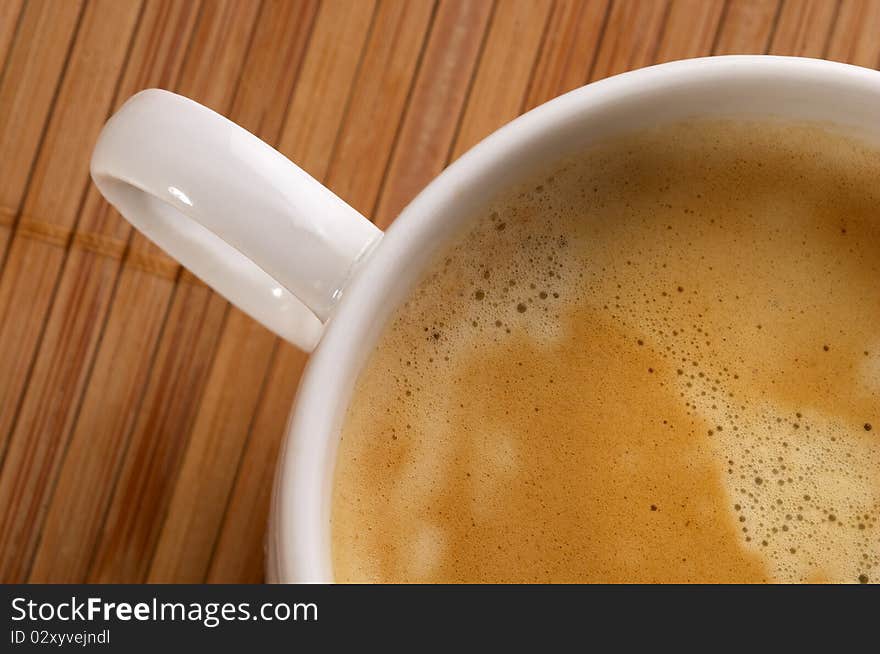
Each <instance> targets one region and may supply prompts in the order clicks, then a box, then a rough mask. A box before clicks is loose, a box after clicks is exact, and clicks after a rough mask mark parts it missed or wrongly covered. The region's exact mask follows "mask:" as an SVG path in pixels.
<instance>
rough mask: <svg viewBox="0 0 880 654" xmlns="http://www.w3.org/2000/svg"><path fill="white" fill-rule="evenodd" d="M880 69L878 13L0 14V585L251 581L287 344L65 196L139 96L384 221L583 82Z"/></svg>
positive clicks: (281, 416)
mask: <svg viewBox="0 0 880 654" xmlns="http://www.w3.org/2000/svg"><path fill="white" fill-rule="evenodd" d="M764 52H770V53H774V54H792V55H804V56H811V57H825V58H829V59H835V60H840V61H848V62H851V63H855V64H860V65H862V66H868V67H878V66H880V0H842V1H839V2H838V1H837V0H586V1H583V2H582V1H578V0H495V1H494V2H493V1H492V0H437V1H434V0H378V1H375V0H322V1H320V2H319V1H318V0H262V1H260V0H201V1H199V0H28V1H25V0H0V153H2V154H0V580H2V581H33V582H78V581H101V582H141V581H151V582H154V581H155V582H202V581H208V582H256V581H260V580H262V577H263V536H264V529H265V522H266V515H267V511H268V500H269V495H270V489H271V481H272V474H273V471H274V464H275V459H276V454H277V450H278V445H279V442H280V439H281V436H282V433H283V431H284V426H285V421H286V419H287V414H288V410H289V407H290V404H291V401H292V399H293V395H294V393H295V390H296V386H297V381H298V378H299V376H300V372H301V370H302V368H303V364H304V362H305V357H304V355H303V354H301V353H300V352H298V351H297V350H296V349H294V348H293V347H292V346H290V345H287V344H285V343H283V342H279V340H278V339H277V338H275V337H274V336H273V335H272V334H270V333H269V332H267V331H266V330H265V329H263V328H262V327H260V326H258V325H256V324H255V323H254V322H253V321H251V320H250V319H248V318H247V317H245V316H244V315H243V314H241V313H240V312H239V311H237V310H236V309H234V308H230V306H229V305H228V304H227V303H226V302H225V301H224V300H223V299H222V298H220V297H218V296H217V295H215V294H213V293H212V292H211V291H210V290H209V289H207V288H206V287H205V286H204V285H203V284H202V283H200V282H199V281H198V280H196V279H195V278H194V277H193V276H192V275H190V274H189V273H188V272H187V271H185V270H181V269H180V268H179V267H178V266H177V264H176V263H175V262H174V261H172V260H171V259H169V258H168V257H167V256H165V255H164V254H163V253H162V252H161V251H159V250H158V249H157V248H155V247H154V246H152V245H151V244H150V243H149V242H148V241H146V240H145V239H144V238H142V237H141V236H140V235H138V234H134V233H132V230H131V229H130V228H129V226H128V224H127V223H126V222H125V221H123V220H122V219H121V218H120V217H119V215H118V214H116V213H115V212H114V211H113V210H112V209H110V208H108V206H107V205H106V204H105V203H104V202H103V201H102V199H101V198H100V196H99V195H98V193H97V192H96V190H95V189H94V187H93V186H91V184H90V183H89V178H88V160H89V154H90V151H91V148H92V145H93V143H94V141H95V138H96V136H97V134H98V131H99V130H100V127H101V125H102V124H103V122H104V121H105V120H106V119H107V117H108V115H109V114H110V113H111V112H112V110H113V108H114V107H118V106H119V105H120V104H121V103H122V102H123V101H124V100H125V99H126V98H127V97H128V96H130V95H131V94H132V93H134V92H136V91H137V90H139V89H142V88H146V87H154V86H158V87H163V88H168V89H172V90H175V91H177V92H179V93H183V94H185V95H188V96H190V97H192V98H194V99H195V100H197V101H199V102H201V103H204V104H206V105H208V106H210V107H212V108H213V109H215V110H217V111H219V112H221V113H223V114H226V115H228V116H229V117H230V118H231V119H232V120H234V121H236V122H238V123H240V124H242V125H243V126H244V127H246V128H247V129H249V130H251V131H253V132H254V133H256V134H257V135H258V136H260V137H261V138H263V139H264V140H266V141H267V142H269V143H271V144H273V145H275V146H276V147H277V148H278V149H279V150H281V152H283V153H284V154H285V155H287V156H288V157H290V158H291V159H293V160H294V161H295V162H297V163H298V164H299V165H300V166H302V167H303V168H304V169H305V170H307V171H308V172H309V173H311V174H312V175H313V176H314V177H316V178H317V179H319V180H322V181H323V182H324V183H325V184H327V185H328V186H329V187H330V188H331V189H333V190H334V191H335V192H336V193H337V194H338V195H340V196H341V197H342V198H344V199H345V200H346V201H348V202H349V203H350V204H351V205H353V206H354V207H355V208H356V209H358V210H359V211H361V212H362V213H363V214H365V215H367V216H371V217H373V219H374V220H375V221H376V223H377V224H378V225H379V226H381V227H385V226H387V225H388V224H389V223H390V222H391V221H392V220H393V218H394V216H395V215H396V214H397V213H398V212H399V211H400V210H401V208H402V207H403V206H404V205H405V204H406V203H407V202H408V201H409V200H410V199H411V198H412V197H413V196H414V195H415V194H416V193H417V192H418V191H419V189H421V188H422V187H423V186H424V185H425V184H426V183H427V182H428V181H429V180H430V179H431V178H432V177H433V176H435V175H436V174H437V173H438V172H439V171H440V170H441V169H442V168H443V167H444V166H446V165H447V164H448V163H449V162H450V161H451V160H453V159H455V158H456V157H457V156H459V155H460V154H461V153H462V152H464V151H465V150H467V149H468V148H469V147H470V146H471V145H473V144H474V143H475V142H477V141H478V140H479V139H481V138H482V137H484V136H486V135H487V134H489V133H490V132H492V131H493V130H494V129H496V128H497V127H499V126H500V125H502V124H504V123H505V122H507V121H509V120H510V119H512V118H514V117H516V116H517V115H519V114H520V113H522V112H524V111H526V110H528V109H530V108H532V107H534V106H536V105H538V104H540V103H542V102H544V101H546V100H549V99H550V98H552V97H554V96H556V95H558V94H560V93H562V92H564V91H567V90H570V89H572V88H574V87H577V86H580V85H582V84H584V83H586V82H588V81H591V80H596V79H600V78H603V77H606V76H608V75H613V74H615V73H619V72H623V71H625V70H629V69H632V68H638V67H641V66H645V65H648V64H651V63H656V62H661V61H668V60H672V59H681V58H686V57H695V56H703V55H709V54H727V53H764Z"/></svg>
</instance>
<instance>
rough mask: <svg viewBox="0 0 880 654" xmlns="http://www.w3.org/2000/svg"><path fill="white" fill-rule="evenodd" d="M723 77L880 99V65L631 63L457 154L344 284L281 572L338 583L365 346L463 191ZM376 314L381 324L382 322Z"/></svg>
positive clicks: (284, 498)
mask: <svg viewBox="0 0 880 654" xmlns="http://www.w3.org/2000/svg"><path fill="white" fill-rule="evenodd" d="M722 79H723V80H724V81H729V80H734V79H738V80H742V81H746V82H772V81H773V80H774V79H775V80H781V79H785V80H787V81H789V82H792V81H794V82H804V83H809V84H813V85H820V86H833V85H834V84H838V85H846V86H849V87H852V88H853V89H855V90H856V91H858V90H861V89H864V91H865V92H866V93H868V94H871V93H873V94H875V95H878V96H880V72H878V71H875V70H872V69H868V68H862V67H859V66H854V65H851V64H845V63H839V62H832V61H827V60H823V59H810V58H803V57H781V56H772V55H726V56H717V57H702V58H696V59H686V60H681V61H674V62H668V63H663V64H658V65H654V66H650V67H646V68H641V69H638V70H634V71H629V72H626V73H622V74H619V75H615V76H613V77H609V78H606V79H603V80H599V81H596V82H593V83H591V84H588V85H586V86H582V87H580V88H578V89H575V90H573V91H570V92H568V93H565V94H563V95H561V96H559V97H557V98H555V99H553V100H550V101H549V102H546V103H544V104H542V105H540V106H538V107H536V108H535V109H532V110H531V111H529V112H527V113H525V114H523V115H522V116H520V117H518V118H516V119H515V120H513V121H511V122H509V123H508V124H506V125H505V126H503V127H501V128H500V129H498V130H496V131H495V132H493V133H492V134H491V135H489V136H488V137H486V138H485V139H484V140H482V141H481V142H479V143H477V144H476V145H475V146H473V147H472V148H471V149H470V150H468V151H467V152H466V153H465V154H463V155H462V156H461V157H459V158H458V159H457V160H456V161H455V162H453V163H452V164H451V165H450V166H449V167H447V168H446V169H445V170H444V171H443V172H441V173H440V175H438V176H437V177H435V178H434V179H433V180H432V181H431V182H430V183H429V184H428V185H427V186H426V187H425V188H424V189H423V190H422V191H421V192H420V193H419V194H418V195H417V196H416V198H415V199H413V200H412V202H411V203H410V204H409V205H408V206H407V207H406V208H405V209H404V210H403V211H402V212H401V213H400V215H399V216H398V218H397V219H396V220H395V221H394V223H393V225H392V226H391V227H390V228H389V229H388V230H387V231H386V234H385V236H384V237H383V239H382V241H381V244H380V245H379V247H378V248H377V249H376V251H375V252H374V254H373V256H372V257H371V259H370V260H369V261H368V262H367V263H366V265H365V266H364V268H363V270H361V271H360V272H359V273H358V275H357V276H356V278H355V279H354V280H353V281H352V282H351V285H350V287H349V288H348V289H346V292H345V294H344V296H343V298H342V299H341V300H340V302H339V305H338V307H337V309H336V311H335V314H334V315H333V316H332V318H331V320H330V321H329V322H328V324H327V326H326V331H325V333H324V335H323V338H322V340H321V342H320V344H319V345H318V347H317V349H316V350H315V352H314V353H313V354H312V356H311V358H310V360H309V362H308V364H307V366H306V369H305V371H304V373H303V377H302V380H301V383H300V387H299V391H298V393H297V398H296V401H295V403H294V406H293V410H292V412H291V416H290V419H289V422H288V426H287V431H286V436H285V440H284V443H283V445H282V448H281V451H280V454H279V458H278V462H277V471H276V478H275V488H274V492H273V497H272V507H271V515H270V527H269V534H268V543H267V545H268V550H269V551H268V555H269V556H268V562H267V566H268V570H267V573H268V576H269V578H270V579H271V580H273V581H281V582H330V581H332V580H333V577H332V561H331V553H330V540H329V511H330V495H331V492H332V484H333V479H332V477H333V470H334V464H335V457H336V443H337V437H338V432H339V429H340V427H341V422H342V416H341V415H339V414H340V413H343V412H344V410H345V408H346V407H347V405H348V400H349V397H350V393H351V390H352V389H353V386H354V382H355V378H356V376H357V374H358V373H359V369H360V363H361V362H362V360H363V359H364V358H366V354H367V353H368V352H366V353H365V350H371V349H372V345H373V343H374V340H371V339H370V338H369V337H366V338H365V334H367V333H368V331H369V330H370V329H371V328H372V329H373V330H374V331H377V332H381V329H382V326H383V324H384V320H383V321H377V320H376V315H377V307H379V306H380V305H381V304H382V303H383V301H385V303H386V304H392V305H394V306H396V305H397V304H398V302H390V303H389V302H388V301H387V298H388V294H389V290H390V289H392V288H393V287H395V285H398V284H399V280H398V278H399V277H400V273H401V271H402V270H403V269H405V268H410V269H415V268H418V269H419V270H423V268H424V266H423V265H417V266H413V265H412V264H411V263H410V262H411V261H412V258H413V252H414V251H415V250H416V247H417V246H419V245H420V244H421V245H422V246H423V247H425V244H427V243H433V244H434V245H432V246H431V247H438V246H437V245H436V241H437V239H438V238H439V237H442V236H443V235H444V232H445V233H447V234H448V233H449V232H453V233H454V232H456V231H457V228H458V226H457V225H454V226H448V225H447V226H444V225H441V224H440V223H442V222H443V220H442V219H443V218H444V217H448V216H450V215H451V213H453V212H455V211H456V210H457V208H456V207H457V206H460V200H459V199H458V198H459V197H460V196H462V194H465V195H466V194H467V193H468V192H469V193H471V194H472V195H474V196H476V195H478V194H479V188H480V185H481V184H482V183H484V182H485V181H487V180H488V178H489V177H491V176H493V175H494V176H496V177H497V176H498V175H500V174H501V173H500V172H499V171H501V170H502V169H503V168H504V167H505V162H508V163H509V161H510V160H511V158H516V157H523V155H524V154H529V153H530V152H532V151H533V150H535V149H540V145H541V141H542V139H545V138H546V136H547V134H548V133H550V132H551V131H555V132H558V133H561V132H562V130H565V129H567V128H570V127H571V124H572V122H573V121H577V122H578V123H579V122H581V121H583V120H584V118H585V115H588V114H590V113H591V112H594V111H597V110H598V109H599V108H601V107H603V106H607V105H608V104H609V103H614V102H621V101H623V102H632V101H633V100H635V99H638V97H639V96H641V95H643V94H647V93H651V92H666V91H668V90H671V89H674V88H675V87H676V85H681V86H683V87H684V86H695V85H700V84H705V83H718V81H719V80H722ZM878 99H880V98H878ZM878 118H880V114H878ZM508 178H509V175H508ZM485 195H486V194H485V193H484V194H483V198H484V200H483V201H484V202H485ZM404 295H405V294H404ZM389 311H390V309H389ZM377 322H378V323H382V324H379V325H378V327H377ZM365 346H369V347H365ZM359 360H360V361H359ZM355 362H357V363H355ZM343 397H344V398H345V400H344V401H343V400H342V398H343ZM328 471H329V472H328Z"/></svg>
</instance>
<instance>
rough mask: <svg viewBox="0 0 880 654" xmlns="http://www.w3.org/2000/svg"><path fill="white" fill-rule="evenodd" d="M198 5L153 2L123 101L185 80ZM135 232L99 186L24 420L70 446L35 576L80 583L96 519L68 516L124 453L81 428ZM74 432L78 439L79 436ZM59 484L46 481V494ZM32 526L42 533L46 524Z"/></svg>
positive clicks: (82, 508)
mask: <svg viewBox="0 0 880 654" xmlns="http://www.w3.org/2000/svg"><path fill="white" fill-rule="evenodd" d="M198 8H199V4H198V3H194V2H190V1H188V0H150V1H149V2H148V3H147V5H146V7H145V9H144V14H143V17H142V18H141V20H140V23H139V25H138V32H137V34H136V36H135V41H134V46H133V48H132V56H131V58H130V62H129V65H128V67H127V69H126V72H125V75H124V77H123V81H122V83H121V84H120V87H119V92H118V93H117V97H116V102H115V104H116V106H119V105H120V104H121V103H122V102H124V101H125V100H126V99H127V98H128V97H129V96H130V95H132V94H133V93H135V92H136V91H139V90H141V89H143V88H148V87H154V86H158V87H162V88H173V87H174V86H175V85H176V83H177V79H178V77H179V75H180V70H181V68H182V65H183V59H184V56H185V54H186V46H187V44H188V43H189V40H190V37H191V35H192V31H193V27H194V25H195V20H196V16H197V14H198ZM130 234H131V227H130V226H129V224H128V223H127V222H126V221H125V220H123V219H122V217H121V216H119V214H118V213H117V212H116V211H115V210H113V209H112V208H111V207H110V206H109V205H108V204H107V203H106V202H105V201H104V200H103V198H102V197H101V196H100V193H98V191H97V189H96V188H95V187H94V186H91V187H90V188H89V191H88V193H87V196H86V200H85V202H84V204H83V210H82V212H81V215H80V218H79V222H78V225H77V230H76V235H75V237H74V240H73V243H72V245H71V248H70V252H69V255H68V259H67V261H66V262H65V267H64V271H63V274H62V277H61V282H60V284H59V288H58V292H57V293H56V297H55V301H54V303H53V306H52V311H51V313H50V315H49V319H48V323H47V327H46V334H45V336H44V337H43V342H42V345H41V347H40V352H39V355H38V357H37V362H36V364H35V366H34V372H33V374H32V375H31V379H30V382H29V384H28V390H27V395H26V397H25V402H24V405H23V407H22V409H21V412H20V414H21V416H20V418H19V421H18V423H19V427H21V426H22V425H30V429H29V432H30V433H29V434H28V436H27V437H29V438H37V437H39V436H40V435H42V437H43V438H45V437H47V436H50V435H51V436H52V437H53V438H55V439H57V440H58V441H59V442H60V443H65V442H67V443H68V445H67V448H66V455H65V458H64V462H63V465H62V466H61V469H60V472H59V480H58V482H57V485H55V487H54V488H55V490H54V495H53V501H52V503H51V505H50V506H51V510H50V512H49V514H48V515H47V517H46V522H45V525H44V526H43V529H42V535H41V540H40V543H39V546H38V548H37V553H36V555H35V562H34V565H33V568H32V570H31V573H30V579H31V580H32V581H50V580H55V581H61V580H63V581H71V580H74V579H77V578H79V576H81V574H82V572H81V571H80V570H78V569H77V567H76V565H71V562H72V561H75V560H76V559H77V554H79V549H78V547H76V544H78V543H81V542H83V540H87V539H88V537H87V536H85V535H84V534H82V533H81V530H82V529H83V528H87V527H89V526H90V525H92V524H93V521H94V518H91V519H89V520H82V521H77V522H76V523H75V524H74V525H73V526H71V525H70V522H69V518H68V516H70V515H79V514H84V515H88V514H89V512H90V510H94V509H95V505H94V503H93V497H94V496H93V493H95V492H96V491H97V492H98V493H99V494H100V492H101V489H102V487H103V486H106V484H107V483H108V482H107V481H106V480H107V476H108V470H109V469H112V462H113V461H114V460H115V458H116V457H113V456H107V457H96V456H93V454H94V451H95V448H96V447H99V448H100V450H99V451H102V452H106V453H108V454H109V453H111V452H114V448H112V447H111V446H110V444H109V443H107V442H104V441H102V440H101V437H102V436H106V435H107V434H106V432H105V431H101V430H96V431H91V430H90V431H88V432H86V433H83V432H82V431H79V432H75V431H74V430H75V426H76V417H77V414H78V413H79V412H80V410H81V404H80V400H81V398H82V394H83V390H84V387H85V384H86V383H87V381H88V380H89V374H90V372H91V371H92V364H93V361H94V356H95V351H96V349H97V346H98V342H99V340H100V338H101V336H102V334H103V327H104V323H105V319H106V316H107V312H108V310H109V305H110V301H111V299H112V295H113V291H114V288H115V283H116V279H117V277H118V274H119V270H120V267H121V265H122V256H123V253H124V250H125V245H126V242H127V240H128V238H129V236H130ZM59 391H60V393H59ZM79 415H82V414H79ZM86 415H88V414H86ZM71 432H74V433H76V434H77V436H78V437H74V438H73V439H72V440H70V435H71ZM108 464H109V465H108ZM83 478H86V479H89V480H90V481H91V484H90V487H89V488H88V490H87V491H86V490H85V489H83V488H82V486H81V480H82V479H83ZM98 484H100V486H99V487H98V488H96V486H97V485H98ZM52 487H53V485H52V484H47V490H50V489H51V488H52ZM47 503H48V502H47ZM31 529H34V530H35V531H39V529H40V524H39V521H35V522H34V523H33V524H32V525H31Z"/></svg>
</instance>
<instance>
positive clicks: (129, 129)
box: [91, 89, 382, 351]
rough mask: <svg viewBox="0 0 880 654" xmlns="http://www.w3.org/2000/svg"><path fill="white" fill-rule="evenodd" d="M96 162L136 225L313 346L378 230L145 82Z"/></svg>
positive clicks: (196, 109) (285, 332)
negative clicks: (145, 86)
mask: <svg viewBox="0 0 880 654" xmlns="http://www.w3.org/2000/svg"><path fill="white" fill-rule="evenodd" d="M91 173H92V178H93V179H94V181H95V184H96V185H97V186H98V189H99V190H100V191H101V193H102V194H103V195H104V196H105V197H106V198H107V200H108V201H109V202H110V204H112V205H113V206H114V207H116V208H117V209H118V210H119V212H120V213H121V214H122V215H123V216H124V217H125V218H126V219H127V220H128V221H129V222H131V223H132V224H133V225H134V226H135V227H136V228H138V229H139V230H140V231H142V232H143V233H144V234H146V235H147V236H148V237H149V238H150V239H151V240H152V241H154V242H155V243H156V244H157V245H158V246H159V247H161V248H162V249H163V250H165V251H166V252H168V253H169V254H170V255H171V256H173V257H174V258H175V259H177V260H178V261H180V262H181V263H182V264H183V265H184V266H186V267H187V268H189V269H190V270H191V271H192V272H193V273H195V275H196V276H198V277H199V278H201V279H202V280H203V281H205V282H206V283H207V284H209V285H210V286H212V287H213V288H214V289H215V290H216V291H218V292H219V293H221V294H222V295H224V296H225V297H226V298H227V299H228V300H229V301H231V302H232V303H233V304H235V305H236V306H237V307H239V308H240V309H242V310H243V311H245V312H246V313H247V314H249V315H250V316H251V317H253V318H255V319H256V320H258V321H259V322H261V323H263V324H264V325H265V326H266V327H268V328H269V329H271V330H272V331H274V332H275V333H277V334H278V335H279V336H281V337H283V338H285V339H287V340H288V341H290V342H291V343H293V344H294V345H297V346H298V347H300V348H302V349H304V350H306V351H310V350H312V349H313V348H314V347H315V345H316V344H317V342H318V340H319V338H320V335H321V332H322V330H323V324H324V322H326V320H327V319H328V318H329V317H330V314H331V313H332V310H333V307H334V306H335V304H336V302H337V301H338V300H339V298H340V297H341V296H342V292H343V289H344V288H345V285H346V283H347V282H348V280H349V279H350V278H351V276H352V274H353V273H354V271H355V270H356V268H357V267H358V265H359V264H361V263H362V262H363V261H364V260H365V258H366V257H367V256H368V255H369V254H370V252H371V251H372V250H373V248H374V247H375V246H376V244H377V243H378V242H379V239H381V237H382V232H381V230H379V229H378V228H377V227H376V226H375V225H373V224H372V223H371V222H370V221H369V220H367V219H366V218H364V217H363V216H362V215H361V214H360V213H358V212H357V211H355V210H354V209H353V208H351V207H350V206H349V205H347V204H346V203H345V202H343V201H342V200H340V199H339V198H338V197H337V196H336V195H334V194H333V193H331V192H330V191H329V190H328V189H327V188H326V187H324V186H323V185H321V184H320V183H319V182H317V181H316V180H315V179H314V178H312V177H311V176H309V175H308V174H307V173H306V172H305V171H303V170H302V169H301V168H299V167H297V166H296V165H294V164H293V163H292V162H291V161H289V160H288V159H287V158H285V157H284V156H283V155H282V154H281V153H279V152H278V151H277V150H275V149H274V148H272V147H270V146H269V145H267V144H266V143H264V142H263V141H261V140H260V139H258V138H257V137H256V136H254V135H253V134H251V133H250V132H248V131H246V130H245V129H243V128H241V127H239V126H238V125H236V124H234V123H232V122H231V121H229V120H227V119H226V118H224V117H223V116H221V115H220V114H218V113H215V112H214V111H212V110H210V109H208V108H207V107H204V106H202V105H200V104H198V103H196V102H193V101H192V100H189V99H187V98H184V97H182V96H179V95H176V94H174V93H170V92H168V91H162V90H159V89H150V90H147V91H141V92H140V93H138V94H137V95H135V96H133V97H132V98H131V99H129V100H128V101H127V102H126V103H125V104H124V105H123V106H122V108H121V109H119V111H118V112H117V113H116V114H115V115H114V116H113V117H112V118H110V120H109V121H108V122H107V124H106V125H105V126H104V129H103V130H102V132H101V135H100V137H99V138H98V142H97V144H96V145H95V150H94V152H93V154H92V161H91Z"/></svg>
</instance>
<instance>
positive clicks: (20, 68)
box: [0, 0, 84, 455]
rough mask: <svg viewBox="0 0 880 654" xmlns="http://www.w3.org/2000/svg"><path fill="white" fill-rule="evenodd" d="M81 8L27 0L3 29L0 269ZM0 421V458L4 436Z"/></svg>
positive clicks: (77, 1)
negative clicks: (5, 44) (6, 44)
mask: <svg viewBox="0 0 880 654" xmlns="http://www.w3.org/2000/svg"><path fill="white" fill-rule="evenodd" d="M83 6H84V3H83V0H71V2H66V3H64V4H62V5H61V6H56V4H55V3H53V2H52V0H33V1H32V2H29V3H28V4H27V5H26V6H25V8H24V12H23V13H22V15H21V16H20V17H19V20H18V21H17V23H16V25H15V31H13V30H12V29H10V30H9V34H10V36H12V37H13V41H12V42H11V43H10V45H9V52H8V53H7V58H6V64H5V67H4V69H3V77H2V80H0V116H2V117H3V120H0V151H2V152H3V157H2V158H0V270H2V266H3V262H4V261H5V258H6V250H7V247H8V244H9V240H10V237H11V236H12V228H13V226H14V225H15V222H16V220H17V219H18V214H19V211H20V210H21V202H22V200H23V199H24V194H25V190H26V187H27V184H28V180H29V179H30V175H31V170H32V167H33V163H34V160H35V158H36V156H37V151H38V149H39V146H40V141H41V139H42V136H43V133H44V130H45V125H46V121H47V120H48V116H49V112H50V110H51V108H52V104H53V101H54V100H55V95H56V89H57V87H58V84H59V83H60V81H61V75H62V73H63V71H64V68H65V66H66V65H67V63H68V60H69V57H68V55H69V50H70V44H71V43H72V41H73V38H74V36H75V34H76V31H77V28H78V27H79V23H80V18H81V16H82V10H83ZM11 27H12V26H11V25H10V28H11ZM2 397H3V396H2V395H0V403H2V402H3V400H2ZM2 422H3V421H2V419H0V455H2V452H3V449H4V448H3V443H4V442H5V435H6V432H7V430H6V429H4V428H3V425H2Z"/></svg>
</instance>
